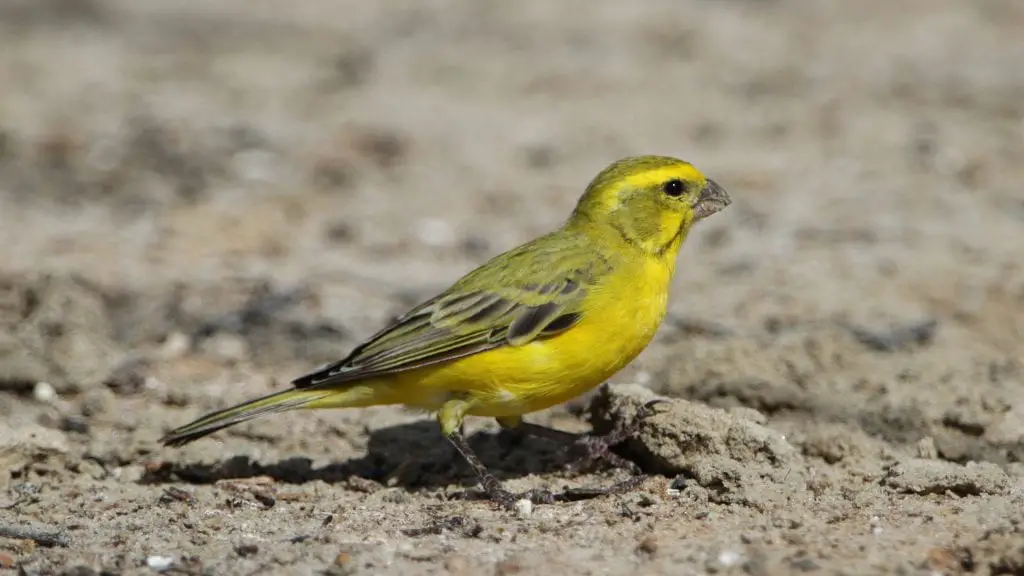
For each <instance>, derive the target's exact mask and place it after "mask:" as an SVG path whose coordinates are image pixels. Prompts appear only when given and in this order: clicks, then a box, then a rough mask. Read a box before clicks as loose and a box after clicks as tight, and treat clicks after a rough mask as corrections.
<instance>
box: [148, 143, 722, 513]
mask: <svg viewBox="0 0 1024 576" xmlns="http://www.w3.org/2000/svg"><path fill="white" fill-rule="evenodd" d="M729 203H730V199H729V196H728V194H727V193H726V192H725V190H724V189H723V188H722V187H720V186H719V185H718V184H717V183H715V182H714V181H713V180H710V179H708V178H706V177H705V176H704V175H703V174H701V172H700V171H698V170H697V169H696V168H694V167H693V166H692V165H691V164H689V163H687V162H684V161H682V160H678V159H675V158H669V157H665V156H639V157H632V158H625V159H622V160H619V161H618V162H615V163H613V164H611V165H610V166H608V167H607V168H605V169H604V170H603V171H601V173H600V174H598V175H597V176H596V177H595V178H594V179H593V180H592V181H591V182H590V184H589V185H588V186H587V189H586V191H585V192H584V194H583V196H582V197H581V198H580V200H579V202H578V203H577V205H576V208H575V210H574V211H573V213H572V215H571V216H570V217H569V219H568V220H567V221H566V222H565V224H564V225H563V226H562V227H561V228H559V229H558V230H555V231H554V232H551V233H550V234H547V235H545V236H542V237H540V238H537V239H536V240H533V241H532V242H528V243H526V244H523V245H522V246H519V247H518V248H514V249H512V250H510V251H508V252H505V253H504V254H501V255H500V256H497V257H495V258H493V259H492V260H490V261H489V262H487V263H485V264H484V265H483V266H481V267H479V268H477V269H476V270H473V271H472V272H470V273H469V274H467V275H465V276H464V277H462V278H461V279H459V280H458V281H456V282H455V283H454V284H453V285H452V286H451V287H450V288H449V289H447V290H446V291H444V292H443V293H441V294H439V295H437V296H436V297H434V298H432V299H430V300H428V301H426V302H424V303H422V304H420V305H418V306H416V307H414V308H413V309H412V310H410V311H409V312H408V313H406V314H405V315H403V316H401V317H400V318H398V319H397V320H395V321H394V322H393V323H391V324H390V325H389V326H387V327H385V328H384V329H383V330H381V331H380V332H378V333H377V334H375V335H373V336H372V337H371V338H369V339H368V340H366V341H365V342H364V343H362V344H361V345H359V346H357V347H356V348H355V349H354V350H352V352H351V353H350V354H349V355H348V356H347V357H345V358H344V359H343V360H341V361H339V362H337V363H335V364H332V365H330V366H328V367H326V368H323V369H321V370H318V371H316V372H313V373H311V374H308V375H306V376H302V377H300V378H297V379H296V380H294V381H293V382H292V384H293V385H294V387H293V388H291V389H289V390H284V391H282V392H278V393H276V394H271V395H269V396H265V397H263V398H259V399H256V400H252V401H250V402H246V403H244V404H241V405H238V406H235V407H232V408H227V409H225V410H221V411H219V412H214V413H212V414H209V415H207V416H204V417H202V418H200V419H198V420H196V421H195V422H192V423H191V424H187V425H185V426H182V427H181V428H178V429H176V430H173V431H171V432H170V433H169V434H167V436H165V437H164V438H163V440H162V441H163V442H164V443H165V444H167V445H172V446H176V445H182V444H186V443H188V442H191V441H192V440H195V439H197V438H200V437H202V436H205V435H207V434H210V433H212V432H215V431H217V430H220V429H221V428H225V427H227V426H231V425H233V424H237V423H239V422H243V421H246V420H250V419H252V418H256V417H258V416H263V415H265V414H273V413H277V412H283V411H285V410H292V409H297V408H304V409H314V408H354V407H365V406H375V405H382V404H401V405H405V406H407V407H411V408H416V409H422V410H426V411H430V412H435V413H436V414H437V420H438V422H439V423H440V425H441V431H442V432H443V433H444V434H445V436H447V437H448V439H449V440H450V441H451V442H452V444H453V445H454V446H455V447H456V448H457V449H458V450H459V452H461V453H462V455H463V456H464V457H465V458H466V460H467V461H468V462H469V463H470V465H471V466H472V467H473V468H474V470H475V471H476V472H477V474H478V475H479V476H480V480H481V483H482V485H483V488H484V489H485V491H486V492H487V494H488V495H489V496H490V498H491V499H492V500H494V501H495V502H497V503H499V504H501V505H503V506H506V507H508V506H511V505H512V504H513V503H514V502H515V501H516V500H517V499H518V498H520V497H524V495H517V494H512V493H510V492H508V491H506V490H505V489H504V488H503V487H502V486H501V484H500V483H499V482H498V481H497V480H496V479H495V478H494V477H493V476H492V475H491V474H490V473H489V472H488V471H487V469H486V468H485V467H484V466H483V464H482V463H481V462H480V460H479V458H477V457H476V455H475V454H473V452H472V450H470V448H469V445H468V443H467V442H466V440H465V438H464V436H463V434H462V431H461V428H462V422H463V419H464V418H465V417H466V416H487V417H493V418H496V419H497V420H498V422H499V423H500V424H501V425H502V426H503V427H506V428H517V427H518V428H519V429H521V430H524V431H526V432H527V433H531V434H539V435H544V436H548V437H552V438H560V439H561V438H576V436H575V435H571V434H568V433H564V432H559V431H556V430H552V429H548V428H544V427H541V426H537V425H532V424H528V423H524V422H522V420H521V416H522V415H523V414H527V413H530V412H535V411H538V410H542V409H545V408H548V407H551V406H554V405H556V404H559V403H561V402H565V401H567V400H569V399H571V398H574V397H576V396H578V395H580V394H582V393H584V392H586V391H588V390H590V389H592V388H594V387H595V386H597V385H598V384H600V383H601V382H603V381H604V380H606V379H607V378H609V377H610V376H612V375H613V374H615V373H616V372H618V371H619V370H620V369H622V368H623V367H624V366H625V365H626V364H627V363H629V362H630V361H631V360H633V358H635V357H636V356H637V354H639V353H640V352H641V351H642V350H643V349H644V348H645V347H646V346H647V344H648V343H649V342H650V341H651V338H652V337H653V336H654V333H655V331H656V330H657V328H658V326H659V325H660V323H661V321H662V319H663V318H664V316H665V311H666V308H667V302H668V293H669V285H670V283H671V279H672V274H673V271H674V270H675V262H676V255H677V253H678V251H679V247H680V246H681V245H682V243H683V241H684V240H685V239H686V236H687V233H688V232H689V231H690V228H691V226H692V225H693V224H694V223H695V222H697V221H698V220H701V219H703V218H706V217H707V216H710V215H711V214H714V213H716V212H718V211H719V210H722V209H723V208H724V207H726V206H727V205H729ZM623 439H624V438H623V437H621V435H619V436H617V437H615V438H611V437H609V438H602V437H585V438H583V440H584V442H583V444H584V445H585V446H586V447H587V448H588V450H589V451H590V453H591V455H593V456H603V457H605V458H609V459H612V460H615V457H614V455H612V454H611V453H610V452H608V447H609V446H611V445H614V443H617V442H621V441H622V440H623ZM620 460H621V459H620ZM525 497H528V498H531V499H533V500H535V501H538V502H541V501H543V502H549V501H553V497H552V496H551V495H550V494H548V493H545V492H539V491H538V492H531V493H529V494H526V495H525Z"/></svg>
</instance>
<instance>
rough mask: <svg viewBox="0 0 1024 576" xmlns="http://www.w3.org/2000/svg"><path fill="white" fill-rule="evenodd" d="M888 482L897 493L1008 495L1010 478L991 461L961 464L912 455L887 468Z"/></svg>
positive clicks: (886, 480) (886, 482)
mask: <svg viewBox="0 0 1024 576" xmlns="http://www.w3.org/2000/svg"><path fill="white" fill-rule="evenodd" d="M885 484H886V485H887V486H889V487H890V488H893V489H895V490H896V491H897V492H905V493H910V494H945V493H946V492H952V493H954V494H958V495H960V496H976V495H979V494H1005V493H1007V492H1008V491H1009V489H1010V479H1009V477H1007V475H1006V473H1005V472H1003V470H1002V469H1001V468H999V466H996V465H995V464H992V463H990V462H970V463H968V464H967V465H966V466H961V465H959V464H956V463H953V462H947V461H945V460H930V459H924V458H911V459H909V460H904V461H902V462H899V463H897V464H896V465H894V466H892V467H890V468H889V469H888V470H887V471H886V477H885Z"/></svg>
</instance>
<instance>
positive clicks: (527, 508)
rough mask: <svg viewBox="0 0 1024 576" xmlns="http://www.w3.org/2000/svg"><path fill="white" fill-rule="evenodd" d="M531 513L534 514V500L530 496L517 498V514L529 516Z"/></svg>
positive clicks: (522, 516) (520, 516) (521, 516)
mask: <svg viewBox="0 0 1024 576" xmlns="http://www.w3.org/2000/svg"><path fill="white" fill-rule="evenodd" d="M530 514H533V501H532V500H530V499H528V498H523V499H521V500H516V516H518V517H519V518H529V517H530Z"/></svg>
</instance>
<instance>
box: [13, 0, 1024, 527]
mask: <svg viewBox="0 0 1024 576" xmlns="http://www.w3.org/2000/svg"><path fill="white" fill-rule="evenodd" d="M1022 62H1024V3H1021V2H1019V1H1016V0H989V1H985V2H979V1H975V2H972V1H965V0H901V1H900V2H890V1H883V0H861V1H842V0H817V1H799V0H757V1H755V0H747V1H743V0H719V1H711V0H682V1H681V0H671V1H670V0H648V1H645V2H614V1H594V0H567V1H562V2H552V1H549V0H519V1H516V2H498V1H473V0H432V1H422V0H391V1H388V2H355V1H343V0H334V1H326V0H291V1H289V2H273V1H269V0H176V1H175V2H144V1H138V0H135V1H131V0H2V1H0V86H2V89H0V430H3V428H5V427H6V428H7V433H8V434H10V435H12V436H11V437H14V436H17V435H20V436H17V437H19V438H28V437H32V438H47V439H48V440H46V441H45V442H43V441H42V440H40V441H39V442H43V444H39V445H38V446H36V445H34V444H33V445H32V446H35V448H26V449H25V450H29V452H25V454H28V456H26V455H25V454H23V455H22V456H20V457H15V456H10V454H14V453H15V452H10V453H9V458H11V459H9V460H8V461H7V462H6V464H7V465H8V469H9V470H10V471H11V473H10V478H9V479H4V478H2V477H0V486H2V485H3V484H4V482H8V483H10V484H12V485H13V484H14V483H16V481H18V480H19V479H20V481H24V480H25V479H26V478H32V477H35V476H33V474H34V472H33V471H32V470H33V469H32V466H33V464H32V462H38V461H39V458H38V457H37V456H32V454H35V452H32V451H31V450H43V451H44V452H45V450H50V449H51V448H52V449H53V450H56V452H55V453H60V454H65V455H70V456H67V458H68V461H69V462H72V461H77V460H79V459H80V457H81V456H82V455H85V454H88V455H89V456H90V458H92V459H93V460H94V461H97V462H100V463H102V466H103V467H104V468H105V469H114V468H118V469H121V468H123V469H124V470H127V471H128V472H125V478H136V479H137V478H139V477H141V476H142V475H143V474H144V470H143V468H142V465H141V464H139V462H140V461H142V460H145V459H147V458H156V457H157V456H156V455H157V454H163V453H162V452H158V449H157V445H156V442H155V441H156V439H157V438H158V437H159V436H160V434H161V433H162V432H163V431H165V430H166V429H168V428H170V427H172V426H175V425H179V424H182V423H184V422H186V421H188V420H190V419H191V418H192V417H194V416H197V415H198V414H199V413H200V412H202V411H205V410H208V409H212V408H215V407H221V406H224V405H226V404H227V403H229V402H234V401H239V400H242V399H244V398H248V397H250V396H252V395H254V394H261V393H265V392H268V391H270V390H272V389H276V388H277V387H280V386H282V385H283V384H284V383H285V382H287V381H288V380H290V378H292V377H294V376H296V375H299V374H301V373H304V372H305V371H306V370H308V369H310V368H312V367H314V366H316V365H317V364H320V363H322V362H327V361H332V360H336V359H338V358H339V357H341V356H342V355H344V354H345V353H346V352H347V351H348V349H349V348H350V347H351V346H353V345H354V344H356V343H357V341H358V340H360V339H362V338H364V337H366V336H368V335H369V334H371V333H372V332H374V331H375V330H376V329H377V328H379V327H380V325H381V324H382V323H383V322H385V321H386V320H387V319H388V318H390V317H391V316H393V315H395V314H398V313H400V312H402V311H403V310H404V309H405V308H406V307H407V306H409V305H411V304H413V303H415V302H417V301H419V300H420V299H422V298H425V297H428V296H430V295H432V294H433V293H434V292H435V291H436V290H438V289H441V288H444V287H446V286H447V285H448V284H449V283H450V282H451V281H453V280H454V279H455V278H457V277H458V276H459V275H461V274H462V273H464V272H466V271H468V270H469V269H471V268H472V267H474V266H475V265H477V264H479V263H481V262H482V261H483V260H485V259H486V258H488V257H490V256H493V255H495V254H497V253H499V252H502V251H504V250H506V249H508V248H510V247H512V246H513V245H515V244H518V243H520V242H522V241H525V240H528V239H531V238H533V237H535V236H537V235H539V234H542V233H544V232H546V231H548V230H550V229H552V228H553V227H555V226H558V225H559V224H560V223H561V222H562V221H563V220H564V219H565V218H566V216H567V215H568V214H569V212H570V210H571V209H572V207H573V205H574V203H575V201H576V199H577V198H578V196H579V194H580V193H581V192H582V190H583V188H584V186H585V185H586V183H587V182H588V181H589V179H590V178H591V177H592V176H593V175H595V174H596V173H597V172H598V171H599V170H600V169H601V168H603V167H604V166H605V165H607V164H608V163H610V162H612V161H613V160H616V159H618V158H620V157H623V156H628V155H635V154H666V155H673V156H678V157H682V158H685V159H687V160H690V161H692V162H693V163H694V164H695V165H696V166H698V167H699V168H700V169H702V170H703V171H704V172H705V173H706V174H708V175H710V176H711V177H713V178H715V179H716V180H717V181H718V182H720V183H721V184H722V185H723V186H724V187H725V188H726V189H728V190H729V192H730V193H731V195H732V197H733V200H734V204H733V205H732V206H731V207H729V209H728V210H726V211H724V212H723V213H721V214H719V215H716V216H715V217H714V218H711V219H709V220H708V221H706V222H704V223H702V224H701V225H700V226H699V227H698V229H697V230H696V231H695V232H694V234H693V235H692V236H691V239H690V241H689V243H688V244H687V245H686V246H685V247H684V249H683V251H682V255H681V256H680V263H679V268H678V274H677V277H676V280H675V286H674V289H673V290H674V292H673V300H672V307H671V313H670V317H669V319H668V320H667V321H666V325H665V327H664V329H663V330H662V331H661V333H660V334H659V336H658V339H657V341H656V342H655V344H654V345H653V346H652V347H651V349H650V350H649V351H648V352H646V353H645V354H644V355H643V356H642V357H641V358H640V359H639V360H638V361H637V362H636V363H634V364H633V365H632V366H631V367H630V368H629V369H628V370H627V371H626V372H624V373H623V374H622V375H621V376H620V377H619V378H618V380H620V381H637V382H640V383H643V384H645V385H647V386H650V387H651V388H654V389H655V390H657V391H659V392H663V393H668V394H672V395H675V396H680V397H685V398H688V399H692V400H700V401H702V402H707V403H710V404H711V405H714V406H721V407H746V408H754V409H756V410H759V411H761V413H762V414H764V415H765V416H766V417H767V419H768V420H767V422H768V423H769V425H771V426H773V427H774V428H776V429H779V430H782V431H784V432H785V433H787V434H788V435H789V437H790V438H792V439H793V441H794V442H796V443H798V444H799V443H800V442H801V441H800V438H805V437H818V436H821V435H824V436H825V437H828V438H832V437H833V436H835V437H839V436H842V437H847V438H849V437H853V438H862V439H863V442H865V443H868V444H865V445H870V446H872V447H873V448H872V449H871V450H866V453H871V454H875V455H877V454H878V453H880V452H878V450H883V448H884V450H897V449H902V448H906V447H913V446H915V445H916V443H918V442H921V441H925V442H926V443H928V442H931V443H933V444H934V448H933V449H932V450H933V451H934V453H935V454H934V456H935V457H936V458H938V459H941V460H946V461H949V462H958V463H962V462H966V461H968V460H983V461H988V462H993V463H996V464H998V465H1000V466H1003V467H1004V468H1005V469H1006V470H1009V471H1011V472H1012V473H1015V474H1018V476H1016V477H1017V478H1018V479H1019V478H1020V477H1021V476H1020V475H1021V474H1022V464H1021V462H1022V461H1024V407H1022V406H1021V403H1020V400H1019V397H1020V396H1019V395H1020V394H1022V392H1021V390H1022V386H1024V384H1022V382H1024V365H1022V362H1024V361H1022V349H1024V313H1022V311H1024V272H1022V262H1024V260H1022V257H1021V251H1022V248H1021V247H1022V246H1024V190H1022V184H1021V183H1022V182H1024V162H1022V159H1024V65H1022V64H1021V63H1022ZM579 414H580V409H579V407H578V406H577V407H576V408H572V407H570V409H568V410H566V409H564V408H561V409H558V410H555V411H552V413H550V414H546V415H541V416H539V417H538V418H539V420H540V421H546V422H553V423H556V424H560V425H562V426H563V427H573V426H574V425H575V426H576V427H577V428H579V427H580V426H582V427H583V428H584V429H585V425H584V424H582V421H581V420H580V417H579ZM416 418H417V417H416V416H415V415H407V414H404V413H401V412H400V411H397V410H391V409H380V410H370V411H365V412H359V411H346V412H343V413H335V414H316V415H301V416H299V415H285V416H282V417H280V419H279V420H278V421H277V422H274V423H271V422H262V423H260V424H256V425H253V426H252V427H250V428H245V427H243V432H239V433H238V434H233V433H228V434H223V435H222V438H221V440H222V441H223V442H222V443H213V442H211V443H205V444H204V443H200V444H197V445H195V446H190V447H188V448H186V449H184V450H182V451H178V452H175V453H173V454H171V455H168V454H163V456H160V457H161V458H166V459H173V460H187V461H192V460H195V461H200V460H203V459H206V460H214V461H216V460H217V459H226V458H229V457H230V456H231V455H233V454H238V453H248V454H253V455H254V458H256V460H257V461H264V462H265V461H274V459H275V458H283V457H286V456H288V455H294V454H301V455H303V456H308V457H309V458H311V459H314V460H316V461H318V462H321V461H335V462H343V461H345V460H346V458H354V457H356V456H358V455H361V454H364V453H365V451H366V440H365V438H362V435H361V434H362V433H361V431H363V430H365V429H367V427H378V426H383V425H385V424H389V423H393V422H407V421H411V420H415V419H416ZM819 423H823V424H819ZM819 426H825V428H819ZM245 430H249V431H250V432H244V431H245ZM253 431H257V432H253ZM329 431H334V432H333V433H330V434H329V433H328V432H329ZM254 434H255V435H254ZM325 434H326V435H327V436H329V438H330V439H329V440H324V435H325ZM332 434H333V435H332ZM815 434H817V435H818V436H815ZM254 438H255V439H254ZM46 442H51V443H54V445H55V446H57V448H53V446H50V445H49V444H46ZM431 442H432V441H431ZM871 442H876V443H878V444H871ZM29 444H31V442H30V443H29ZM40 446H42V447H40ZM46 446H50V447H49V448H46ZM431 446H434V445H433V444H431ZM878 446H882V447H883V448H878ZM44 448H45V450H44ZM432 449H435V450H444V449H445V448H444V446H443V444H438V445H437V446H434V448H432ZM876 449H877V450H876ZM908 449H909V448H908ZM804 451H805V452H806V453H808V454H809V456H813V455H814V454H813V452H814V449H807V448H805V449H804ZM47 453H49V452H47ZM19 454H20V453H19ZM817 456H818V457H820V456H821V454H818V455H817ZM872 457H875V456H872ZM19 458H20V459H19ZM261 458H262V459H263V460H260V459H261ZM268 459H269V460H268ZM523 459H528V458H527V456H523ZM840 459H841V458H840ZM0 460H2V459H0ZM826 460H828V458H826ZM61 462H63V460H61ZM833 462H835V460H834V459H833V460H832V461H831V462H829V463H830V464H831V463H833ZM386 463H387V462H386V459H385V464H386ZM378 464H379V465H384V464H380V463H379V462H378ZM69 466H71V465H70V464H69ZM51 468H53V469H52V470H51V471H50V476H49V478H51V479H54V480H53V481H55V482H71V481H72V479H76V480H74V481H75V482H78V481H81V482H84V483H86V484H84V485H88V482H91V481H92V479H94V478H92V477H91V476H89V475H88V474H85V473H83V472H82V471H81V470H80V469H78V468H75V467H70V468H65V467H61V466H59V465H54V466H51ZM1013 471H1015V472H1013ZM83 474H84V476H83ZM467 477H468V476H467ZM122 484H123V483H122ZM115 485H116V483H115ZM106 489H109V490H114V488H111V487H110V486H107V488H106ZM118 489H123V490H128V491H129V492H130V491H131V490H135V489H137V488H133V487H128V488H125V487H123V486H122V487H121V488H118ZM127 493H128V492H126V494H127ZM143 493H144V492H138V494H143ZM133 494H135V493H134V492H133ZM125 497H126V498H127V496H125ZM139 497H140V498H143V496H139ZM44 504H45V502H44ZM54 505H56V504H54ZM40 506H43V504H40ZM42 509H43V510H46V511H47V512H46V513H50V512H52V508H46V507H45V506H43V508H42Z"/></svg>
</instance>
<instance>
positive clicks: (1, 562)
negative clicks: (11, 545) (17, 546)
mask: <svg viewBox="0 0 1024 576" xmlns="http://www.w3.org/2000/svg"><path fill="white" fill-rule="evenodd" d="M14 566H15V564H14V557H13V556H11V555H9V554H4V553H3V552H0V569H3V570H13V569H14Z"/></svg>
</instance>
